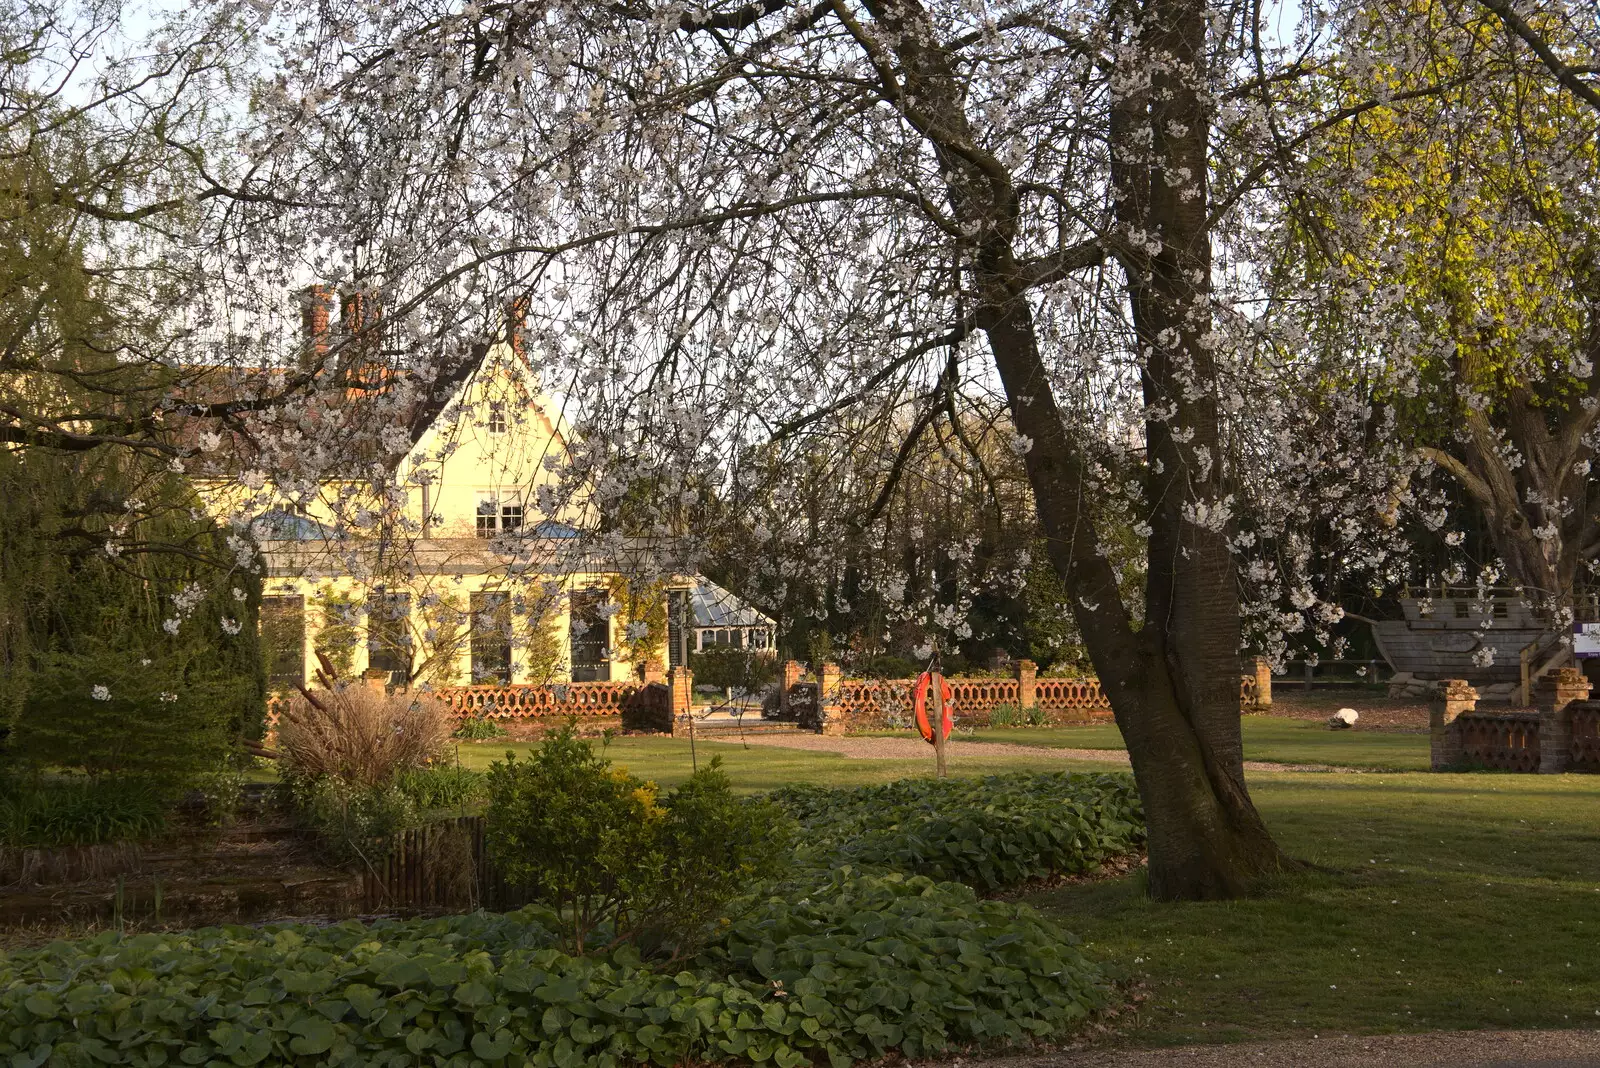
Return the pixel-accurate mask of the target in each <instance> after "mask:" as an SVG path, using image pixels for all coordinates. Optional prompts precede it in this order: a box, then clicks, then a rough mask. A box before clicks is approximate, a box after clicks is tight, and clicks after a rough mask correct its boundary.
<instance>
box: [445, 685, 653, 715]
mask: <svg viewBox="0 0 1600 1068" xmlns="http://www.w3.org/2000/svg"><path fill="white" fill-rule="evenodd" d="M640 685H641V684H640V683H637V682H567V683H556V684H554V685H550V686H537V685H512V686H443V687H440V688H439V689H437V690H434V691H432V692H431V693H430V694H429V696H431V697H432V698H433V699H434V700H435V701H438V702H439V703H440V704H442V705H444V706H445V707H446V708H448V709H449V710H450V711H451V712H452V713H454V714H455V715H456V717H457V718H460V719H465V718H467V717H468V716H482V717H484V718H485V719H527V718H530V717H535V716H606V715H617V714H618V713H620V712H621V711H622V709H623V707H624V706H625V705H626V704H627V703H628V699H629V698H631V697H632V696H633V695H634V694H635V693H637V692H638V691H639V689H640Z"/></svg>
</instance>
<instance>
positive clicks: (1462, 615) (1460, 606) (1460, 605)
mask: <svg viewBox="0 0 1600 1068" xmlns="http://www.w3.org/2000/svg"><path fill="white" fill-rule="evenodd" d="M1456 618H1457V619H1466V618H1467V602H1465V601H1457V602H1456Z"/></svg>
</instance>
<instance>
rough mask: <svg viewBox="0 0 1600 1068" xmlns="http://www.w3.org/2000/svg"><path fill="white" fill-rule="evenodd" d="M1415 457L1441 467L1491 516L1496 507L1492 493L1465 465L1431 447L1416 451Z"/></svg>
mask: <svg viewBox="0 0 1600 1068" xmlns="http://www.w3.org/2000/svg"><path fill="white" fill-rule="evenodd" d="M1417 455H1418V456H1420V457H1422V458H1423V459H1425V460H1427V461H1428V462H1429V463H1431V464H1433V465H1434V466H1435V467H1441V468H1443V469H1444V470H1446V471H1448V472H1449V473H1450V474H1451V476H1452V477H1454V478H1455V480H1456V481H1457V482H1459V483H1461V488H1462V489H1464V490H1466V491H1467V492H1468V493H1470V494H1471V495H1472V498H1473V500H1475V501H1477V502H1478V503H1479V504H1480V505H1482V506H1483V508H1484V510H1485V511H1487V512H1489V513H1491V515H1492V514H1493V513H1494V511H1495V509H1496V508H1497V507H1498V504H1497V502H1496V501H1495V496H1494V491H1493V490H1491V489H1490V488H1489V484H1488V483H1487V482H1485V481H1484V480H1483V479H1481V478H1479V477H1478V476H1477V475H1475V474H1473V473H1472V471H1471V470H1470V469H1469V468H1468V467H1467V465H1466V464H1464V463H1462V462H1461V461H1460V460H1459V459H1457V458H1456V457H1454V456H1451V455H1450V454H1449V453H1447V452H1445V451H1444V450H1443V449H1436V448H1434V447H1433V446H1432V445H1424V446H1423V447H1422V448H1420V449H1418V450H1417Z"/></svg>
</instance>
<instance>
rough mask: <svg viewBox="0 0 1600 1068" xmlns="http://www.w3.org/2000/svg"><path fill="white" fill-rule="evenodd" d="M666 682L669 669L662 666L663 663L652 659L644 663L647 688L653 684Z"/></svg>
mask: <svg viewBox="0 0 1600 1068" xmlns="http://www.w3.org/2000/svg"><path fill="white" fill-rule="evenodd" d="M666 681H667V669H666V668H664V667H662V666H661V661H659V660H657V659H655V658H654V657H651V658H650V659H649V660H646V661H645V662H644V684H645V685H646V686H648V685H650V684H651V683H652V682H666Z"/></svg>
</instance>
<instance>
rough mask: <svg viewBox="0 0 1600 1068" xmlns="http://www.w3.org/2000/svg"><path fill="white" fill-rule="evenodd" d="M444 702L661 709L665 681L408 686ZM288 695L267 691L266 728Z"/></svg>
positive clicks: (521, 712)
mask: <svg viewBox="0 0 1600 1068" xmlns="http://www.w3.org/2000/svg"><path fill="white" fill-rule="evenodd" d="M412 692H413V693H415V694H416V695H417V696H419V697H430V698H432V699H433V700H435V701H438V702H439V703H440V704H442V705H444V706H445V708H446V709H448V710H449V711H450V714H451V715H453V716H454V717H455V718H457V719H467V718H469V717H482V718H484V719H494V720H513V719H539V718H555V719H565V718H567V717H568V716H578V717H580V718H589V717H595V716H620V715H621V714H622V713H623V712H624V711H631V710H633V709H635V708H636V707H640V706H648V707H650V708H652V709H653V708H655V707H656V705H661V706H662V708H663V709H664V708H665V706H666V702H667V692H668V691H667V687H666V686H665V685H664V684H662V683H654V684H648V683H639V682H631V681H630V682H565V683H554V684H552V685H548V686H544V685H532V684H525V685H493V686H441V687H439V688H438V689H435V690H415V691H412ZM289 699H290V695H288V694H281V693H273V694H269V695H268V696H267V729H268V732H269V733H270V731H271V729H272V728H273V727H275V726H276V725H277V722H278V715H279V713H280V712H281V711H282V709H283V708H284V706H285V705H286V704H287V702H288V701H289Z"/></svg>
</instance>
